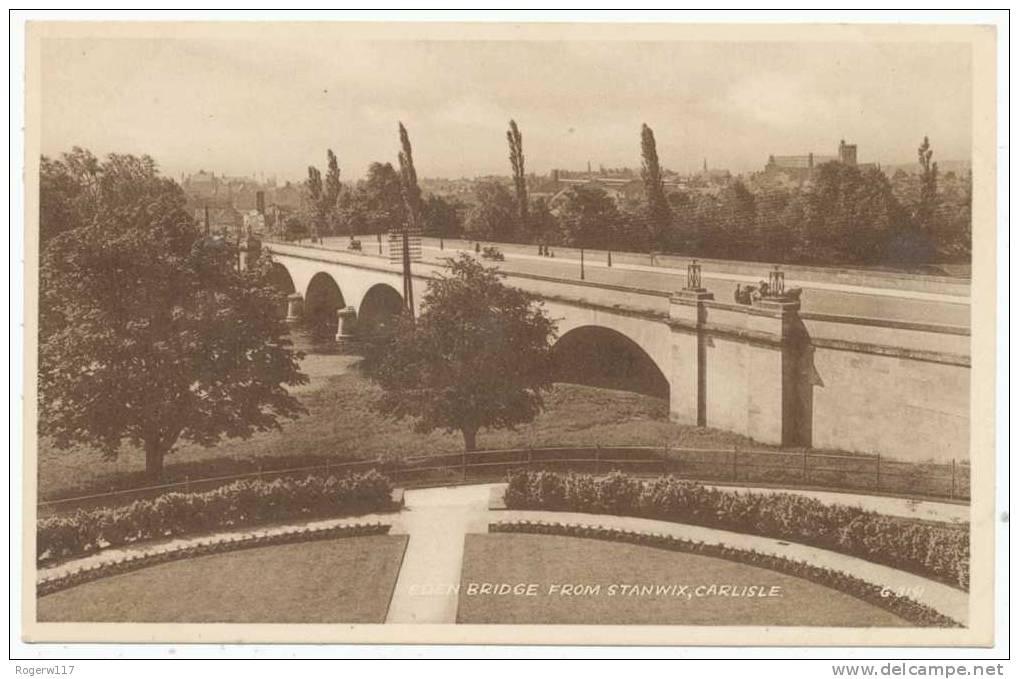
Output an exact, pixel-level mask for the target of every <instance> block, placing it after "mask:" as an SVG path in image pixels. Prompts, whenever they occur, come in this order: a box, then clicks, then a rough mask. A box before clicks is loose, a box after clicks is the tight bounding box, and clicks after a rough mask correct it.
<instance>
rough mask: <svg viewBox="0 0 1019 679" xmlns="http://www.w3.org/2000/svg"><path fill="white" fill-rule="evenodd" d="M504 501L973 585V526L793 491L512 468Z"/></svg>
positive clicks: (515, 506) (509, 504)
mask: <svg viewBox="0 0 1019 679" xmlns="http://www.w3.org/2000/svg"><path fill="white" fill-rule="evenodd" d="M505 500H506V506H507V507H508V508H510V509H543V510H552V511H575V512H590V513H605V514H619V515H626V516H641V517H647V518H653V519H662V520H665V521H674V522H677V523H687V524H692V525H697V526H707V527H710V528H720V529H723V530H731V531H735V532H740V533H750V534H753V535H762V536H766V537H774V538H779V539H783V540H790V541H793V542H800V543H803V544H806V545H812V546H815V547H821V548H823V549H830V550H832V551H836V552H841V553H844V554H850V555H852V556H856V557H859V558H861V559H867V560H868V561H873V562H875V563H881V564H885V565H888V566H892V567H893V568H899V569H901V570H905V571H909V572H910V573H916V574H917V575H922V576H924V577H930V578H934V579H937V580H939V581H942V582H945V583H946V584H950V585H953V586H955V587H959V588H961V589H964V590H965V589H968V587H969V530H968V526H952V525H947V524H937V523H932V522H924V521H917V520H910V519H901V518H897V517H889V516H883V515H880V514H877V513H875V512H871V511H867V510H864V509H860V508H859V507H852V506H849V505H840V504H826V503H824V502H821V501H820V500H815V499H812V498H808V497H804V496H801V495H795V494H791V493H773V494H771V493H769V494H765V493H741V492H738V491H732V490H721V489H717V488H709V487H706V486H703V485H701V484H699V483H696V482H692V481H683V480H680V479H676V478H674V477H671V476H669V477H662V478H659V479H655V480H653V481H643V480H641V479H635V478H632V477H629V476H626V475H625V474H620V473H613V474H609V475H608V476H604V477H596V476H591V475H586V474H572V473H567V474H562V473H556V472H526V471H520V472H514V473H512V474H510V479H509V486H508V488H507V489H506V498H505Z"/></svg>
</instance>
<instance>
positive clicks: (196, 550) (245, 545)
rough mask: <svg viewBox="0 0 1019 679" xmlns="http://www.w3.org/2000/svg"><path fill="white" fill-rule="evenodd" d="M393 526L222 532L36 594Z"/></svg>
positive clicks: (86, 571)
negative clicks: (198, 559) (174, 564)
mask: <svg viewBox="0 0 1019 679" xmlns="http://www.w3.org/2000/svg"><path fill="white" fill-rule="evenodd" d="M390 527H391V526H390V525H389V524H383V523H357V524H346V525H338V526H323V527H309V526H302V527H297V528H290V529H287V530H284V531H281V532H276V533H262V534H247V535H238V534H233V535H220V536H217V537H216V538H214V539H212V540H209V541H197V542H191V543H188V544H184V545H178V546H174V547H171V548H169V549H154V550H147V551H139V552H137V553H135V554H129V555H128V556H125V557H123V558H120V559H116V560H113V561H106V562H98V563H95V564H92V565H91V566H88V567H80V568H77V569H74V570H71V571H68V572H64V573H59V574H57V575H54V576H52V577H48V578H47V577H42V578H40V579H39V580H38V582H37V583H36V596H45V595H47V594H53V593H54V592H59V591H61V590H65V589H68V588H70V587H75V586H77V585H81V584H84V583H86V582H92V581H94V580H98V579H100V578H106V577H110V576H112V575H120V574H122V573H127V572H130V571H135V570H139V569H142V568H147V567H149V566H155V565H157V564H161V563H166V562H168V561H179V560H182V559H191V558H194V557H199V556H208V555H210V554H222V553H224V552H232V551H237V550H241V549H252V548H255V547H268V546H271V545H282V544H289V543H294V542H308V541H312V540H327V539H331V538H348V537H361V536H365V535H385V534H387V533H388V532H389V529H390Z"/></svg>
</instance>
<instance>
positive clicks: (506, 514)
mask: <svg viewBox="0 0 1019 679" xmlns="http://www.w3.org/2000/svg"><path fill="white" fill-rule="evenodd" d="M498 516H499V518H500V519H501V520H502V521H504V522H514V521H538V520H543V521H559V522H562V523H569V524H576V525H580V526H592V525H600V526H603V527H605V528H612V529H615V530H620V531H635V532H640V533H649V534H655V533H658V534H661V535H666V536H672V537H677V538H683V539H687V540H691V541H694V542H704V543H707V544H720V545H726V546H731V547H738V548H742V549H747V550H754V551H757V552H760V553H763V554H772V555H775V556H780V557H785V558H787V559H790V560H793V561H804V562H807V563H812V564H815V565H818V566H822V567H826V568H829V569H832V570H835V571H843V572H846V573H850V574H852V575H854V576H855V577H858V578H860V579H861V580H865V581H867V582H870V583H872V584H875V585H878V586H879V587H886V588H888V590H889V591H891V592H895V593H911V595H912V596H913V598H915V599H916V600H917V601H919V602H920V603H922V604H924V605H926V606H929V607H930V608H933V609H934V610H936V611H938V612H939V613H941V614H942V615H944V616H946V617H948V618H951V619H952V620H955V621H958V622H959V623H961V624H963V625H966V624H968V621H969V594H968V593H967V592H964V591H962V590H959V589H957V588H955V587H951V586H950V585H946V584H944V583H941V582H937V581H936V580H931V579H928V578H924V577H922V576H919V575H915V574H913V573H909V572H907V571H902V570H899V569H896V568H892V567H891V566H884V565H882V564H877V563H874V562H872V561H867V560H866V559H861V558H859V557H854V556H849V555H847V554H841V553H839V552H834V551H831V550H827V549H822V548H820V547H812V546H810V545H805V544H801V543H797V542H786V541H783V540H780V539H775V538H766V537H762V536H759V535H750V534H746V533H735V532H732V531H727V530H721V529H718V528H707V527H704V526H696V525H691V524H684V523H676V522H674V521H665V520H661V519H649V518H642V517H635V516H619V515H615V514H589V513H583V512H569V511H555V512H552V511H545V510H529V509H505V510H500V511H499V512H498Z"/></svg>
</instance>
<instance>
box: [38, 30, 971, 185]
mask: <svg viewBox="0 0 1019 679" xmlns="http://www.w3.org/2000/svg"><path fill="white" fill-rule="evenodd" d="M349 36H350V33H349V31H348V32H345V33H342V34H338V35H332V34H331V28H330V27H329V25H323V26H322V27H321V29H319V27H316V29H315V32H314V33H311V34H308V33H303V34H301V35H299V36H295V35H293V34H292V33H290V32H288V31H281V32H280V34H279V35H275V34H264V35H261V36H260V37H259V38H258V39H248V38H244V39H236V40H235V39H204V38H198V37H178V38H166V39H160V38H153V39H130V40H127V39H59V40H44V41H43V43H42V55H41V56H42V72H41V74H40V75H41V78H42V107H41V113H42V121H41V122H42V126H41V129H42V135H41V138H42V152H43V153H44V154H46V155H59V154H60V153H62V152H65V151H67V150H69V149H70V148H71V147H72V146H75V145H77V146H82V147H85V148H88V149H90V150H91V151H93V152H94V153H96V154H99V155H104V154H106V153H109V152H122V153H135V154H142V153H146V154H148V155H151V156H152V157H153V158H155V159H156V161H157V162H158V163H159V165H160V168H161V170H162V171H163V172H164V173H165V174H167V175H168V176H171V177H174V178H178V179H179V178H180V175H181V174H182V173H184V174H192V173H195V172H197V171H199V170H200V169H205V170H206V171H211V172H215V173H216V174H217V175H220V174H226V175H231V176H248V177H250V176H252V174H254V175H255V177H256V178H257V179H261V178H262V175H263V174H264V176H265V178H269V177H271V176H273V175H275V176H276V177H277V179H278V180H279V181H280V182H284V181H288V180H289V181H297V180H300V179H302V178H303V177H304V176H306V172H307V170H306V168H307V166H308V165H316V166H319V167H322V166H324V164H325V151H326V148H331V149H333V150H334V151H335V152H336V154H337V156H338V157H339V161H340V167H341V170H342V177H341V178H342V179H343V180H345V181H354V180H356V179H358V178H361V177H362V176H364V173H365V170H366V168H367V166H368V165H369V163H371V162H373V161H382V162H387V161H388V162H393V163H394V164H395V161H396V152H397V150H398V140H397V133H396V127H397V121H400V120H402V121H403V122H404V123H405V124H406V125H407V127H408V129H409V131H410V135H411V139H412V141H413V144H414V155H415V161H416V165H417V169H418V174H419V175H420V176H422V177H435V178H440V177H442V178H449V179H457V178H473V177H476V176H479V175H489V174H499V175H505V174H508V173H509V163H508V160H507V158H506V156H507V148H506V139H505V130H506V127H507V124H508V121H509V119H510V118H514V119H515V120H516V121H517V122H518V124H519V125H520V129H521V131H522V133H523V135H524V154H525V158H526V166H527V170H528V172H533V173H536V174H547V173H548V172H549V171H550V170H551V169H553V168H561V169H569V170H582V169H584V168H586V166H587V163H588V162H590V163H591V165H592V168H593V169H595V170H597V168H598V167H599V166H600V165H604V166H605V167H624V166H628V167H634V168H636V167H639V166H640V138H639V131H640V126H641V123H644V122H646V123H647V124H648V125H650V126H651V127H652V128H653V129H654V130H655V134H656V137H657V141H658V154H659V157H660V158H661V162H662V165H663V166H664V167H668V168H670V169H673V170H675V171H677V172H680V173H683V174H686V173H691V172H696V171H698V170H700V169H701V167H702V164H703V162H704V160H705V159H707V163H708V166H709V167H711V168H725V169H728V170H730V171H732V172H733V173H736V174H740V173H748V172H753V171H759V170H761V169H763V167H764V164H765V162H766V161H767V158H768V156H769V155H771V154H775V155H786V154H791V155H799V154H807V153H811V152H812V153H817V154H823V155H831V154H834V153H835V150H836V148H837V146H838V143H839V140H840V139H845V140H846V141H848V142H851V143H855V144H857V145H858V147H859V157H860V160H861V162H873V163H879V164H882V165H900V164H906V163H910V162H913V161H915V157H916V155H915V154H916V147H917V146H918V145H919V143H920V141H921V140H922V138H923V136H924V135H928V136H929V137H930V138H931V142H932V144H933V147H934V150H935V159H936V160H945V161H963V162H964V161H968V160H969V159H970V137H971V127H972V114H971V101H970V100H971V92H970V83H971V72H970V54H969V51H968V47H967V46H966V45H965V44H962V43H959V44H954V43H945V42H941V43H937V44H933V43H922V42H896V43H866V42H837V43H834V42H796V43H793V42H738V43H737V42H732V43H720V42H667V41H662V42H633V41H626V42H623V41H618V42H615V41H599V42H592V41H561V42H560V41H531V42H520V41H506V40H503V41H462V40H449V41H435V40H432V41H423V40H417V41H416V40H388V41H380V40H376V41H365V40H354V39H350V37H349Z"/></svg>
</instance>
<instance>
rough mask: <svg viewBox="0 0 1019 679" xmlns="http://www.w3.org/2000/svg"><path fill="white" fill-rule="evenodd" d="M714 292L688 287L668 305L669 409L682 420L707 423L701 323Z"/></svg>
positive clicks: (704, 336)
mask: <svg viewBox="0 0 1019 679" xmlns="http://www.w3.org/2000/svg"><path fill="white" fill-rule="evenodd" d="M714 299H715V296H714V295H713V294H712V293H710V292H708V291H707V290H704V289H702V288H687V289H684V290H681V291H680V292H677V293H676V294H674V295H673V296H672V299H671V300H670V302H671V303H670V305H669V317H670V324H671V325H672V376H671V379H670V380H669V382H670V388H669V394H670V398H669V400H670V403H669V413H670V416H671V417H672V419H674V420H676V421H677V422H680V423H682V424H693V425H697V426H701V427H703V426H705V425H706V410H705V403H706V401H705V399H706V396H707V394H706V384H705V379H706V378H707V370H706V366H705V360H706V353H705V348H706V347H705V342H706V341H707V335H706V333H705V332H704V323H705V322H706V320H707V307H706V303H708V302H711V301H713V300H714Z"/></svg>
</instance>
